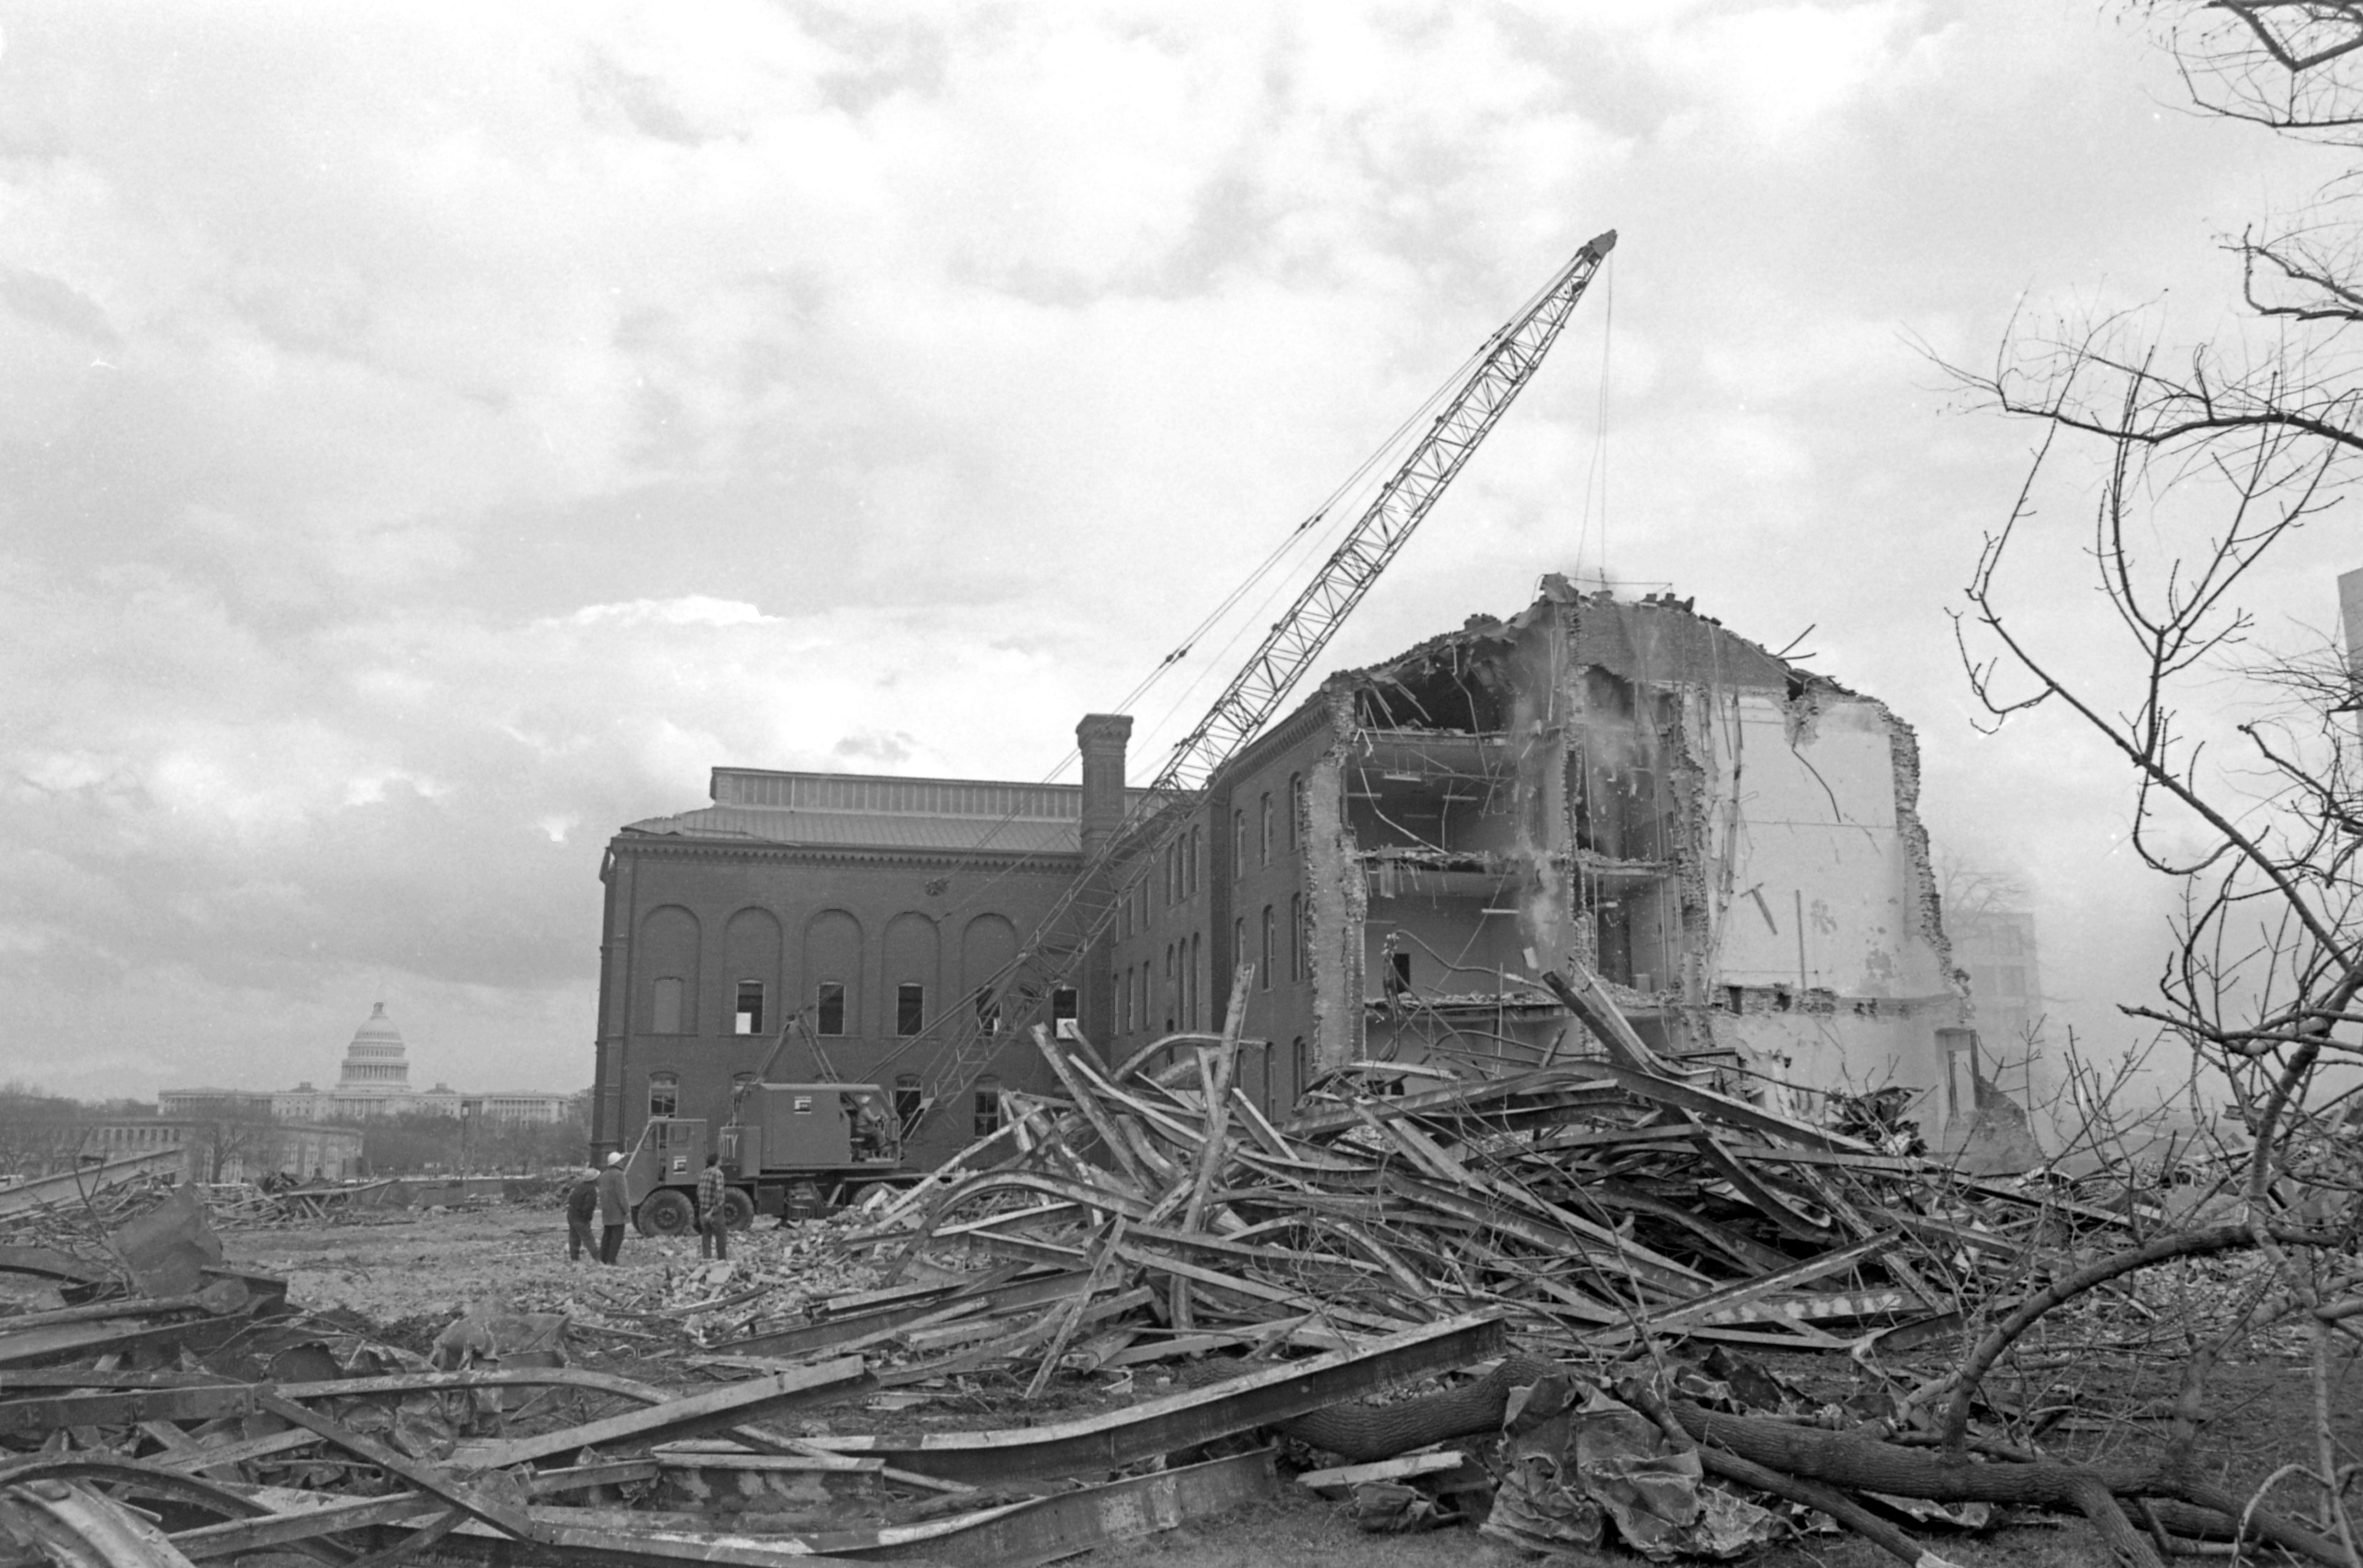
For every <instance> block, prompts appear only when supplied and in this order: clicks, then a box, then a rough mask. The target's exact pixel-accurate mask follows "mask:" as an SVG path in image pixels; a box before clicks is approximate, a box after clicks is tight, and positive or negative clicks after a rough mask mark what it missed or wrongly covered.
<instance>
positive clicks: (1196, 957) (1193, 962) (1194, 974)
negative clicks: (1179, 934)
mask: <svg viewBox="0 0 2363 1568" xmlns="http://www.w3.org/2000/svg"><path fill="white" fill-rule="evenodd" d="M1205 955H1206V938H1205V935H1204V933H1202V932H1193V933H1191V935H1190V1027H1191V1028H1193V1029H1200V1028H1204V1025H1203V1024H1201V1023H1200V1022H1199V1021H1198V1017H1199V1013H1198V1000H1199V997H1200V994H1201V993H1200V991H1199V966H1200V964H1201V962H1202V961H1203V960H1204V957H1205Z"/></svg>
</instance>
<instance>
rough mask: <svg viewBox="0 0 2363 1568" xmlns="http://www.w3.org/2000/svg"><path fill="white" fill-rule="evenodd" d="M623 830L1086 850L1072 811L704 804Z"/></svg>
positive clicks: (816, 842) (760, 839)
mask: <svg viewBox="0 0 2363 1568" xmlns="http://www.w3.org/2000/svg"><path fill="white" fill-rule="evenodd" d="M624 831H625V832H626V833H627V834H661V835H667V836H672V837H679V838H708V839H725V840H732V839H735V840H738V841H740V842H744V843H754V844H786V845H807V846H810V847H813V848H831V849H936V850H952V851H958V852H968V851H975V850H983V851H987V852H991V853H996V854H1004V855H1080V854H1081V853H1082V842H1081V841H1082V830H1081V824H1079V823H1077V822H1076V821H1075V820H1074V819H1073V818H1072V817H1065V818H1055V817H1033V816H1007V815H993V816H982V815H979V816H968V815H954V814H951V813H937V812H844V811H808V810H800V809H796V808H793V807H770V806H701V807H699V808H697V809H696V810H694V811H688V812H676V813H675V814H673V815H671V816H667V817H649V818H648V819H647V820H645V821H643V822H637V823H630V824H629V825H627V827H626V828H625V829H624Z"/></svg>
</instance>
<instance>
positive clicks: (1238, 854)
mask: <svg viewBox="0 0 2363 1568" xmlns="http://www.w3.org/2000/svg"><path fill="white" fill-rule="evenodd" d="M1247 874H1248V814H1247V812H1243V811H1241V812H1232V813H1231V879H1232V880H1233V881H1237V879H1238V878H1241V877H1244V876H1246V875H1247Z"/></svg>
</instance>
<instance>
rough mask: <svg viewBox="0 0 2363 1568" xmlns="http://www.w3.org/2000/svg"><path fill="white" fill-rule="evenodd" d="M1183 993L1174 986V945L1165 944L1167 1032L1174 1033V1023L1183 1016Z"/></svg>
mask: <svg viewBox="0 0 2363 1568" xmlns="http://www.w3.org/2000/svg"><path fill="white" fill-rule="evenodd" d="M1181 1002H1182V993H1181V991H1180V990H1179V989H1178V988H1176V987H1175V985H1174V975H1173V944H1171V943H1170V942H1169V943H1167V944H1165V1032H1166V1033H1168V1034H1170V1033H1172V1032H1173V1021H1174V1020H1175V1019H1176V1018H1178V1017H1180V1016H1181V1010H1182V1008H1181Z"/></svg>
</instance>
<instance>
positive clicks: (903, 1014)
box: [894, 980, 927, 1035]
mask: <svg viewBox="0 0 2363 1568" xmlns="http://www.w3.org/2000/svg"><path fill="white" fill-rule="evenodd" d="M926 1011H927V988H926V987H925V986H922V985H915V984H913V983H912V982H910V981H907V980H906V981H904V983H903V984H901V985H899V986H896V987H895V988H894V1032H895V1033H897V1034H904V1035H910V1034H916V1033H918V1032H919V1031H921V1030H922V1029H925V1028H926V1026H927V1023H926Z"/></svg>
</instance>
